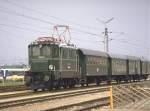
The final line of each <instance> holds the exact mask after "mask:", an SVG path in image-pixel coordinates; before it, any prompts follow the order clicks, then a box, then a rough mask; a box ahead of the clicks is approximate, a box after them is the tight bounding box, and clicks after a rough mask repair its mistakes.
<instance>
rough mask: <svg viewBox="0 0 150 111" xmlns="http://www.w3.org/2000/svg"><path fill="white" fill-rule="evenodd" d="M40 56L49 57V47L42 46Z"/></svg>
mask: <svg viewBox="0 0 150 111" xmlns="http://www.w3.org/2000/svg"><path fill="white" fill-rule="evenodd" d="M41 55H43V56H50V55H51V47H50V46H48V45H45V46H42V48H41Z"/></svg>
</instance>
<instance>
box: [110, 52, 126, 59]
mask: <svg viewBox="0 0 150 111" xmlns="http://www.w3.org/2000/svg"><path fill="white" fill-rule="evenodd" d="M109 56H110V57H111V58H116V59H127V56H126V55H120V54H112V53H109Z"/></svg>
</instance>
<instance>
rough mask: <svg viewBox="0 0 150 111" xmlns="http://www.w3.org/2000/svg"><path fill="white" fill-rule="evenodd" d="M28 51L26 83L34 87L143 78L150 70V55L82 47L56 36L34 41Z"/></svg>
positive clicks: (47, 87) (43, 88)
mask: <svg viewBox="0 0 150 111" xmlns="http://www.w3.org/2000/svg"><path fill="white" fill-rule="evenodd" d="M28 54H29V65H30V70H29V71H26V73H25V84H26V86H27V87H28V88H29V89H31V90H34V91H37V90H39V89H41V90H45V89H48V90H52V89H59V88H71V87H75V85H81V86H88V85H89V84H91V83H95V84H96V85H100V84H101V83H102V82H106V83H108V84H111V83H112V82H116V83H120V82H134V81H141V80H146V79H147V78H148V76H149V74H150V61H149V60H148V59H144V58H140V57H134V56H128V55H118V54H110V53H106V52H102V51H96V50H90V49H84V48H78V47H76V46H75V45H74V44H71V43H62V42H60V40H58V39H56V38H53V37H41V38H38V39H37V40H35V41H33V42H32V43H30V44H29V45H28Z"/></svg>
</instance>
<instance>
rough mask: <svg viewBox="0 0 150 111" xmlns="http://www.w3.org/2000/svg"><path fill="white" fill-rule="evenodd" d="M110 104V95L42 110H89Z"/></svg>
mask: <svg viewBox="0 0 150 111" xmlns="http://www.w3.org/2000/svg"><path fill="white" fill-rule="evenodd" d="M108 105H109V97H104V98H98V99H94V100H88V101H84V102H79V103H73V104H68V105H64V106H59V107H56V108H49V109H46V110H42V111H87V110H90V109H93V108H99V107H102V106H108Z"/></svg>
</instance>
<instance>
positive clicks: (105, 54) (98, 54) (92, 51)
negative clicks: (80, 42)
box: [78, 48, 108, 57]
mask: <svg viewBox="0 0 150 111" xmlns="http://www.w3.org/2000/svg"><path fill="white" fill-rule="evenodd" d="M78 50H80V51H82V53H83V54H84V55H92V56H102V57H108V54H107V53H105V52H101V51H96V50H89V49H83V48H79V49H78Z"/></svg>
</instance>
